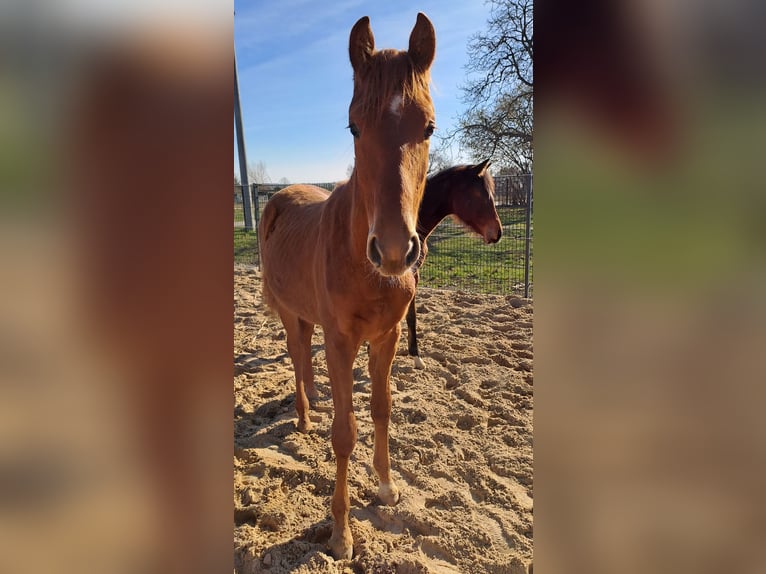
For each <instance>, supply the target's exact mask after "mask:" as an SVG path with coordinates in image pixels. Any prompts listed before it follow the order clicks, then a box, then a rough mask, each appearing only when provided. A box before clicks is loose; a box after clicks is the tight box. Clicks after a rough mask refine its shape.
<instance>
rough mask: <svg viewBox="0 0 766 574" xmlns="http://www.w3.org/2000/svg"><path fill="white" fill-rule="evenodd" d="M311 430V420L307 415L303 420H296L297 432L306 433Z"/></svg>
mask: <svg viewBox="0 0 766 574" xmlns="http://www.w3.org/2000/svg"><path fill="white" fill-rule="evenodd" d="M310 430H311V421H310V420H309V418H308V417H306V419H305V420H302V419H299V420H298V432H302V433H303V434H306V433H307V432H309V431H310Z"/></svg>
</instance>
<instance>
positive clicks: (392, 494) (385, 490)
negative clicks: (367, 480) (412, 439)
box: [370, 323, 401, 506]
mask: <svg viewBox="0 0 766 574" xmlns="http://www.w3.org/2000/svg"><path fill="white" fill-rule="evenodd" d="M400 334H401V327H400V326H399V323H397V324H396V326H395V327H394V328H393V329H391V330H390V331H388V332H387V333H386V334H384V335H383V336H382V337H380V338H378V339H377V340H375V341H370V380H371V381H372V399H371V410H372V422H373V423H374V425H375V454H374V455H373V459H372V464H373V466H374V467H375V472H376V473H377V475H378V479H379V480H380V486H379V488H378V497H379V498H380V499H381V500H382V501H383V503H384V504H387V505H389V506H392V505H394V504H396V503H397V502H398V501H399V489H398V488H397V487H396V484H394V481H393V480H392V479H391V463H390V460H389V454H388V423H389V421H390V419H391V385H390V377H391V363H392V362H393V360H394V354H395V352H396V345H397V343H398V341H399V335H400Z"/></svg>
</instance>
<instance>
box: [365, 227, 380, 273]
mask: <svg viewBox="0 0 766 574" xmlns="http://www.w3.org/2000/svg"><path fill="white" fill-rule="evenodd" d="M367 258H368V259H369V260H370V262H372V264H373V265H374V266H375V267H380V264H381V262H382V260H383V256H382V255H381V253H380V248H379V247H378V240H377V238H376V237H375V236H374V235H373V236H372V237H370V241H369V242H368V243H367Z"/></svg>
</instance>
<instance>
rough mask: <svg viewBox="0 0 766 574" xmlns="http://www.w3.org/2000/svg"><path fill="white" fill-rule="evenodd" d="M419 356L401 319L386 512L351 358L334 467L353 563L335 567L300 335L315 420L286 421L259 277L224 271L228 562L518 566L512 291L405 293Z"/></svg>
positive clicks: (319, 342)
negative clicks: (305, 423) (349, 427)
mask: <svg viewBox="0 0 766 574" xmlns="http://www.w3.org/2000/svg"><path fill="white" fill-rule="evenodd" d="M417 300H418V304H417V308H418V312H419V335H420V351H421V355H422V357H423V360H424V362H425V364H426V369H425V370H419V369H415V368H414V367H413V363H412V360H411V359H410V357H408V356H407V349H406V338H405V335H404V332H406V326H405V325H403V335H402V338H401V340H400V344H399V349H398V352H397V356H396V358H395V360H394V365H393V369H392V375H391V387H392V397H393V412H392V418H391V428H390V433H391V439H390V449H391V466H392V472H393V477H394V478H395V480H396V481H397V483H398V485H399V487H400V490H401V499H400V501H399V503H398V504H397V505H396V506H394V507H388V506H384V505H382V504H381V502H380V501H379V500H378V499H377V496H376V493H377V478H376V477H375V474H374V472H373V469H372V445H373V436H372V430H373V427H372V420H371V417H370V408H369V401H370V383H369V376H368V374H367V354H366V351H365V349H364V348H363V349H361V350H360V352H359V355H358V357H357V359H356V362H355V369H354V376H355V384H354V406H355V412H356V416H357V422H358V442H357V445H356V448H355V450H354V452H353V455H352V458H351V464H350V469H349V492H350V497H351V531H352V534H353V537H354V557H353V558H352V559H351V560H340V561H335V560H333V558H331V557H330V555H329V553H328V552H327V550H326V547H325V543H326V542H327V540H328V539H329V536H330V532H331V529H332V519H331V515H330V497H331V495H332V491H333V485H334V480H335V460H334V456H333V453H332V448H331V445H330V425H331V422H332V400H331V398H330V385H329V380H328V377H327V367H326V363H325V356H324V347H323V336H322V331H321V328H317V330H316V332H315V334H314V339H313V343H312V346H313V349H314V369H315V374H316V381H317V389H318V391H319V393H320V398H319V399H318V400H317V401H316V402H315V403H314V404H313V405H312V409H313V410H312V414H311V418H312V420H313V422H314V428H313V429H312V431H311V432H310V433H309V434H301V433H299V432H298V431H297V429H296V421H297V419H296V416H295V402H294V392H293V389H294V383H293V370H292V363H291V362H290V359H289V357H288V355H287V348H286V344H285V334H284V329H283V327H282V324H281V323H280V322H279V319H278V318H276V317H274V316H272V315H270V314H268V313H267V310H266V307H265V305H264V304H263V303H262V302H261V292H260V277H259V275H258V271H257V270H255V269H252V268H249V267H245V266H237V267H236V268H235V292H234V353H235V371H234V372H235V378H234V398H235V407H234V432H235V436H234V440H235V457H234V554H235V571H236V572H238V573H240V574H249V573H253V572H271V573H275V574H277V573H286V572H291V573H296V574H309V573H347V572H348V573H350V572H354V573H356V572H360V573H365V574H367V573H388V572H391V573H394V572H396V573H413V574H414V573H442V572H443V573H457V572H465V573H482V572H487V573H497V574H500V573H509V574H522V573H525V572H526V571H527V567H528V565H529V563H530V562H531V561H532V510H533V488H532V406H533V380H532V304H531V301H530V300H525V299H520V298H518V297H513V296H508V297H504V296H492V295H480V294H474V293H465V292H461V291H441V290H433V289H425V288H424V289H420V290H419V291H418V295H417Z"/></svg>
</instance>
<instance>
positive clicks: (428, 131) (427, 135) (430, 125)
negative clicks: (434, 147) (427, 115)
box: [423, 122, 436, 139]
mask: <svg viewBox="0 0 766 574" xmlns="http://www.w3.org/2000/svg"><path fill="white" fill-rule="evenodd" d="M435 129H436V126H435V125H434V123H433V122H428V125H427V126H426V131H425V133H424V134H423V136H424V137H425V138H426V139H428V138H430V137H431V136H432V135H433V133H434V130H435Z"/></svg>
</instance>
